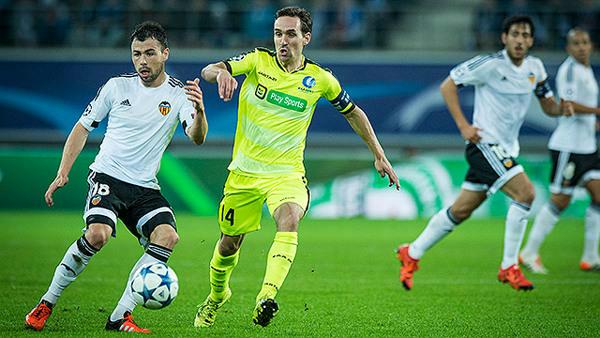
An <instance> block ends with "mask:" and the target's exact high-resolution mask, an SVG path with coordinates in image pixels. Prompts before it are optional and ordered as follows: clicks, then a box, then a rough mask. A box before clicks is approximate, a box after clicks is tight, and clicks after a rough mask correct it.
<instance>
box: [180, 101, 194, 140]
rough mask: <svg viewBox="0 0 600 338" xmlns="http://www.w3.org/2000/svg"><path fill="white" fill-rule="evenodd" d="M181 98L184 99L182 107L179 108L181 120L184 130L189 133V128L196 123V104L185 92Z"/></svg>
mask: <svg viewBox="0 0 600 338" xmlns="http://www.w3.org/2000/svg"><path fill="white" fill-rule="evenodd" d="M182 93H183V91H182ZM179 99H180V100H182V102H181V108H180V110H179V122H181V126H182V127H183V132H184V133H185V134H186V135H187V134H188V133H187V128H188V127H189V126H191V125H192V123H194V119H195V118H196V109H195V108H194V104H193V103H192V102H191V101H190V100H188V99H187V97H186V96H185V94H182V95H181V96H180V98H179Z"/></svg>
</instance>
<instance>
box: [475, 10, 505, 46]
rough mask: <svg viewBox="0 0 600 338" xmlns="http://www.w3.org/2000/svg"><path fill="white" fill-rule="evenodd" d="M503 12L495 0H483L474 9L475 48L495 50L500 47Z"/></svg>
mask: <svg viewBox="0 0 600 338" xmlns="http://www.w3.org/2000/svg"><path fill="white" fill-rule="evenodd" d="M503 19H504V18H503V14H502V13H501V11H500V7H499V6H498V1H497V0H484V1H483V2H482V3H481V5H480V6H479V7H478V8H477V9H476V10H475V20H474V21H473V30H474V32H475V46H474V47H475V48H476V49H478V50H495V49H498V48H500V46H501V44H500V40H499V38H498V37H499V36H500V32H501V31H502V20H503Z"/></svg>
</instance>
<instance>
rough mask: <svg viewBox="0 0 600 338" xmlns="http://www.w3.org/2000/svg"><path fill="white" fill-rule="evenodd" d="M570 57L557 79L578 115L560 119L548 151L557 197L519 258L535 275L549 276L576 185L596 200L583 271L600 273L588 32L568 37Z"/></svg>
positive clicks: (598, 166)
mask: <svg viewBox="0 0 600 338" xmlns="http://www.w3.org/2000/svg"><path fill="white" fill-rule="evenodd" d="M567 52H568V53H569V55H570V56H569V57H568V58H567V59H566V60H565V61H564V62H563V63H562V65H561V66H560V68H559V69H558V74H557V76H556V88H557V89H558V94H559V96H560V97H561V98H563V99H565V100H572V101H574V102H573V108H574V109H575V111H576V112H577V113H578V115H576V116H571V117H560V118H559V119H558V127H557V128H556V130H555V131H554V133H552V137H550V142H549V143H548V148H549V149H550V156H551V159H552V174H551V177H550V192H551V193H552V196H551V197H550V200H549V201H548V203H546V204H545V205H544V206H543V207H542V209H541V210H540V211H539V213H538V215H537V217H536V218H535V221H534V223H533V228H532V229H531V232H530V233H529V238H528V239H527V244H526V245H525V248H524V249H523V251H521V255H520V257H519V259H520V261H521V263H522V264H523V265H524V266H525V267H527V268H528V269H529V270H531V271H532V272H534V273H540V274H545V273H547V272H548V270H547V269H546V267H544V265H543V264H542V260H541V259H540V255H539V249H540V246H541V245H542V243H543V241H544V238H546V236H547V235H548V234H549V233H550V231H552V228H554V225H555V224H556V222H558V218H559V216H560V213H561V212H562V211H563V210H565V209H566V208H567V206H569V203H570V202H571V198H572V196H573V190H574V188H575V187H576V186H583V187H585V189H586V190H587V191H588V192H589V194H590V196H591V199H592V201H591V203H590V206H589V207H588V209H587V211H586V215H585V235H584V245H583V255H582V256H581V260H580V262H579V267H580V268H581V270H584V271H600V256H599V255H598V238H599V237H600V158H598V149H597V146H596V115H598V114H600V108H598V82H597V81H596V78H595V77H594V72H593V70H592V67H591V66H590V55H591V53H592V42H591V39H590V35H589V33H588V32H587V31H585V30H582V29H580V28H573V29H571V30H570V31H569V33H568V34H567Z"/></svg>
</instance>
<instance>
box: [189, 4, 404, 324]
mask: <svg viewBox="0 0 600 338" xmlns="http://www.w3.org/2000/svg"><path fill="white" fill-rule="evenodd" d="M311 30H312V19H311V17H310V13H309V12H308V11H306V10H305V9H302V8H298V7H286V8H283V9H280V10H278V11H277V13H276V20H275V24H274V37H273V39H274V42H275V52H272V51H270V50H267V49H264V48H256V49H254V50H252V51H250V52H248V53H245V54H242V55H239V56H236V57H233V58H230V59H228V60H226V61H222V62H218V63H214V64H211V65H208V66H207V67H205V68H204V69H203V70H202V77H203V78H204V79H205V80H206V81H209V82H215V81H216V82H217V84H218V91H219V95H220V97H221V98H222V99H223V100H224V101H229V100H230V99H231V97H232V96H233V93H234V91H235V90H236V88H237V85H238V83H237V81H236V80H235V79H234V76H237V75H241V74H244V75H245V76H246V79H245V80H244V82H243V84H242V86H241V89H240V94H239V106H238V122H237V130H236V134H235V143H234V147H233V156H232V161H231V164H230V165H229V168H228V169H229V171H230V173H229V177H228V178H227V181H226V182H225V188H224V197H223V200H222V201H221V204H220V207H219V218H218V222H219V226H220V229H221V232H222V235H221V238H220V239H219V241H218V242H217V245H216V247H215V250H214V253H213V257H212V259H211V261H210V294H209V295H208V297H207V298H206V300H205V301H204V303H202V304H201V305H200V306H199V308H198V312H197V314H196V318H195V320H194V326H196V327H210V326H212V325H213V323H214V321H215V317H216V314H217V310H218V309H219V308H220V307H221V306H223V304H224V303H225V302H227V300H228V299H229V298H230V297H231V289H230V287H229V279H230V277H231V273H232V271H233V269H234V267H235V265H236V264H237V262H238V259H239V249H240V246H241V244H242V240H243V239H244V236H245V235H246V234H248V233H250V232H253V231H256V230H258V229H260V220H261V214H262V208H263V204H264V203H265V202H266V203H267V206H268V209H269V212H270V213H271V215H272V216H273V218H274V219H275V223H276V225H277V233H276V235H275V239H274V242H273V245H272V246H271V249H270V251H269V253H268V257H267V268H266V272H265V277H264V281H263V284H262V288H261V290H260V292H259V293H258V295H257V296H256V306H255V309H254V313H253V322H254V323H255V324H258V325H261V326H266V325H268V324H269V323H270V322H271V319H272V318H273V317H274V316H275V315H276V314H277V312H278V310H279V305H278V304H277V302H276V301H275V296H276V295H277V293H278V291H279V290H280V289H281V287H282V285H283V282H284V280H285V278H286V276H287V274H288V271H289V270H290V267H291V265H292V262H293V261H294V257H295V255H296V247H297V245H298V224H299V222H300V220H301V219H302V217H303V216H304V215H305V213H306V211H307V209H308V202H309V192H308V187H307V180H306V178H305V177H304V164H303V157H304V147H305V141H306V132H307V129H308V126H309V124H310V121H311V118H312V115H313V112H314V110H315V107H316V103H317V101H318V100H319V98H321V97H323V98H325V99H327V100H328V101H329V102H330V103H331V104H332V105H333V106H334V107H335V108H336V109H337V110H338V111H339V112H340V113H341V114H342V115H343V116H344V117H345V118H346V120H347V121H348V122H349V123H350V125H351V126H352V128H353V129H354V131H355V132H356V133H357V134H358V135H360V136H361V137H362V139H363V140H364V141H365V143H366V144H367V146H368V147H369V149H370V150H371V152H372V153H373V156H374V158H375V163H374V165H375V168H376V169H377V171H378V172H379V174H381V176H382V177H384V176H385V175H387V176H388V178H389V184H390V186H392V185H395V186H396V188H399V184H398V177H397V176H396V173H395V172H394V170H393V169H392V166H391V165H390V163H389V162H388V160H387V158H386V156H385V154H384V152H383V149H382V147H381V145H380V144H379V141H378V140H377V137H376V136H375V133H374V131H373V128H372V127H371V124H370V122H369V120H368V119H367V116H366V115H365V113H364V112H363V110H362V109H360V108H359V107H358V106H357V105H356V104H355V103H353V102H352V100H351V99H350V96H349V95H348V93H346V91H345V90H344V89H343V88H342V87H341V86H340V83H339V82H338V80H337V79H336V78H335V77H334V76H333V74H331V72H330V71H329V70H327V69H325V68H323V67H321V66H319V65H318V64H316V63H314V62H313V61H311V60H309V59H307V58H306V57H304V55H303V54H302V52H303V49H304V47H305V46H306V45H307V44H308V43H309V42H310V39H311Z"/></svg>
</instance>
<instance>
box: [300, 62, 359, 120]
mask: <svg viewBox="0 0 600 338" xmlns="http://www.w3.org/2000/svg"><path fill="white" fill-rule="evenodd" d="M323 73H324V74H325V76H324V79H325V90H324V91H323V94H322V96H323V97H324V98H325V99H326V100H328V101H329V102H330V103H331V104H332V105H333V106H334V107H335V109H337V110H338V111H339V112H340V113H342V114H346V113H349V112H351V111H352V110H354V107H355V105H354V102H352V99H351V98H350V95H349V94H348V93H347V92H346V91H345V90H344V88H342V85H341V84H340V82H339V81H338V79H337V78H336V77H335V76H333V74H332V73H331V72H329V71H324V72H323ZM305 80H306V79H305Z"/></svg>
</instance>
